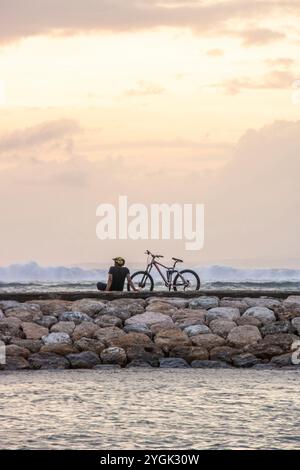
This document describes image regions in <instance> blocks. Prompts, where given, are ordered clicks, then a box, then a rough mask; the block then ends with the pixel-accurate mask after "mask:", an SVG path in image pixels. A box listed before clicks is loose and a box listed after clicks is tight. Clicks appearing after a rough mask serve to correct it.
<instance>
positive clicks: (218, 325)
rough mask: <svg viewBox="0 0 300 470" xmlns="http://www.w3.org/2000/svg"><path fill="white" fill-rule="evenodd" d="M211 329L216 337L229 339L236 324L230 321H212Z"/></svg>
mask: <svg viewBox="0 0 300 470" xmlns="http://www.w3.org/2000/svg"><path fill="white" fill-rule="evenodd" d="M209 327H210V329H211V331H212V332H213V333H214V334H215V335H218V336H222V338H227V335H228V333H230V331H231V330H232V329H233V328H235V327H236V323H235V322H233V321H230V320H212V321H211V322H210V324H209Z"/></svg>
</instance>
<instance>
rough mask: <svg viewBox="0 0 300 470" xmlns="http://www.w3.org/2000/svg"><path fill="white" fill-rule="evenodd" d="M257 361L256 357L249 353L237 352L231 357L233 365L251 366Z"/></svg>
mask: <svg viewBox="0 0 300 470" xmlns="http://www.w3.org/2000/svg"><path fill="white" fill-rule="evenodd" d="M258 362H259V360H258V359H257V357H255V356H254V355H253V354H250V353H242V354H237V355H235V356H233V358H232V363H233V365H234V366H235V367H253V366H254V365H255V364H257V363H258Z"/></svg>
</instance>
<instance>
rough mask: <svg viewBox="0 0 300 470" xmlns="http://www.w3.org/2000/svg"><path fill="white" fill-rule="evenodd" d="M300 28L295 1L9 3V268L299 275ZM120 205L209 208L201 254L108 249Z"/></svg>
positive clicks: (1, 203) (5, 9)
mask: <svg viewBox="0 0 300 470" xmlns="http://www.w3.org/2000/svg"><path fill="white" fill-rule="evenodd" d="M299 19H300V3H299V1H297V0H286V1H276V0H252V1H251V2H249V1H247V0H222V1H218V0H210V1H196V0H186V1H184V0H151V1H149V0H148V1H146V0H126V2H125V1H124V0H40V1H36V0H1V3H0V116H1V126H0V241H1V247H2V249H1V252H0V265H3V266H4V265H8V264H10V263H24V262H28V261H32V260H34V261H37V262H38V263H40V264H42V265H58V264H59V265H62V264H65V265H88V264H90V263H95V264H96V265H97V263H108V262H109V260H110V259H111V258H112V257H113V256H117V255H122V256H124V257H125V258H126V259H127V260H130V261H131V262H142V261H143V260H144V258H145V256H144V251H145V250H146V249H150V250H153V251H159V252H162V253H163V254H165V255H166V259H168V258H170V257H171V256H177V257H182V258H184V260H185V261H186V262H187V263H190V264H196V265H201V264H230V265H233V266H246V267H247V266H253V267H254V266H256V267H299V268H300V244H299V238H300V237H299V235H300V220H299V217H298V213H299V203H300V195H299V173H300V158H299V155H300V152H299V151H300V59H299V47H300V29H299ZM297 80H298V81H297ZM120 195H126V196H127V197H128V201H129V203H141V204H145V205H148V206H149V205H150V204H153V203H168V204H171V203H178V204H182V205H183V204H187V203H191V204H204V205H205V226H204V228H205V242H204V247H203V249H202V250H201V251H187V250H186V249H185V240H168V241H167V240H146V241H145V240H137V241H133V240H130V239H129V240H106V241H103V240H99V239H97V237H96V226H97V222H98V219H97V217H96V209H97V207H98V205H99V204H102V203H111V204H114V205H116V204H117V202H118V197H119V196H120Z"/></svg>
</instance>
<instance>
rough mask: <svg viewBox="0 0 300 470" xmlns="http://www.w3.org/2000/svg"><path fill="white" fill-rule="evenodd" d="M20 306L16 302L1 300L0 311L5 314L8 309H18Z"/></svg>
mask: <svg viewBox="0 0 300 470" xmlns="http://www.w3.org/2000/svg"><path fill="white" fill-rule="evenodd" d="M21 305H22V304H21V303H20V302H17V301H16V300H2V301H0V309H1V310H3V312H5V311H6V310H7V309H9V308H15V307H20V306H21Z"/></svg>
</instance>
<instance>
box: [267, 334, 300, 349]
mask: <svg viewBox="0 0 300 470" xmlns="http://www.w3.org/2000/svg"><path fill="white" fill-rule="evenodd" d="M294 341H299V337H298V336H296V335H293V334H290V333H276V334H273V335H267V336H265V337H264V339H263V341H262V342H263V343H264V344H269V345H275V346H279V347H280V348H281V349H282V350H283V351H284V352H288V351H290V350H291V346H292V344H293V343H294Z"/></svg>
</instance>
